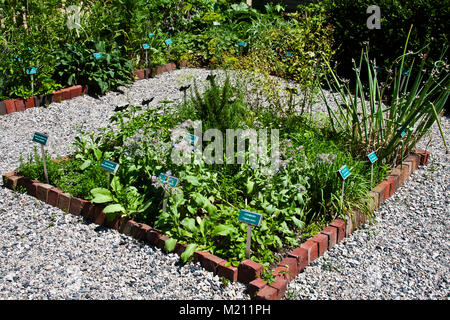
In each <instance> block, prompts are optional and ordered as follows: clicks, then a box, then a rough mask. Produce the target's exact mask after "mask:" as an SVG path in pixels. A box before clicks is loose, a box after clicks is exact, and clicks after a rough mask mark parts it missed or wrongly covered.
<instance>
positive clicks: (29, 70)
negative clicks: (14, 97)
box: [26, 68, 37, 74]
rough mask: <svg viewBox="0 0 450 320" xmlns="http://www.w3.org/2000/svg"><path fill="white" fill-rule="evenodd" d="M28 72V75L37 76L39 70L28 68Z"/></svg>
mask: <svg viewBox="0 0 450 320" xmlns="http://www.w3.org/2000/svg"><path fill="white" fill-rule="evenodd" d="M26 72H27V74H36V73H37V68H27V70H26Z"/></svg>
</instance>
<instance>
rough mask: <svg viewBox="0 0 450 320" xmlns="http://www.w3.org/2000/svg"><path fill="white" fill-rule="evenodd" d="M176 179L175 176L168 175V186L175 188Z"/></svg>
mask: <svg viewBox="0 0 450 320" xmlns="http://www.w3.org/2000/svg"><path fill="white" fill-rule="evenodd" d="M178 181H179V179H178V178H175V177H172V176H170V177H169V178H168V179H167V183H168V184H169V186H170V187H171V188H175V187H176V186H177V184H178Z"/></svg>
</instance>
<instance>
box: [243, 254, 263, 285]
mask: <svg viewBox="0 0 450 320" xmlns="http://www.w3.org/2000/svg"><path fill="white" fill-rule="evenodd" d="M261 270H262V265H260V264H259V263H256V262H254V261H252V260H248V259H247V260H244V261H242V262H241V263H240V264H239V267H238V281H239V282H242V283H249V282H250V281H252V280H254V279H256V278H257V277H258V276H259V275H260V273H261Z"/></svg>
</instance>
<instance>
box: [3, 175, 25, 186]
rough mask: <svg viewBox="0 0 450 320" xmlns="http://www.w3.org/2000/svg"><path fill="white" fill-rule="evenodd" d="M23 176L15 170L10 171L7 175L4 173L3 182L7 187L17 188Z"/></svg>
mask: <svg viewBox="0 0 450 320" xmlns="http://www.w3.org/2000/svg"><path fill="white" fill-rule="evenodd" d="M22 178H23V177H22V176H18V175H15V172H10V173H8V174H7V175H3V183H4V184H5V187H7V188H9V189H12V190H16V189H17V186H18V184H20V180H21V179H22Z"/></svg>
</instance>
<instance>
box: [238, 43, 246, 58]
mask: <svg viewBox="0 0 450 320" xmlns="http://www.w3.org/2000/svg"><path fill="white" fill-rule="evenodd" d="M238 46H239V53H240V55H241V56H242V51H243V50H244V48H245V47H246V46H247V43H246V42H244V41H239V42H238Z"/></svg>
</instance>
